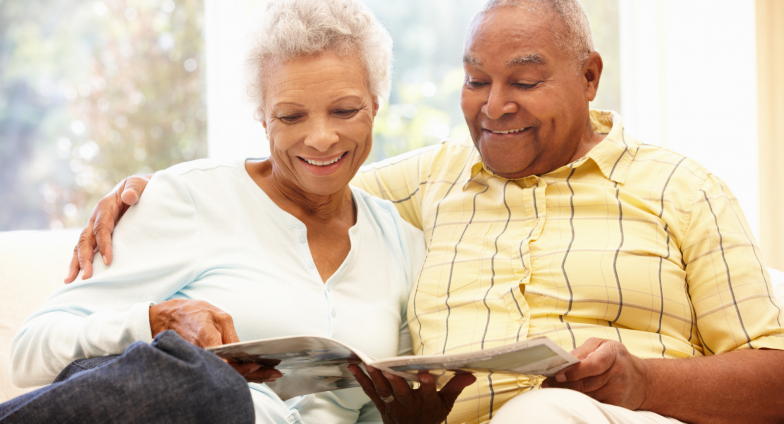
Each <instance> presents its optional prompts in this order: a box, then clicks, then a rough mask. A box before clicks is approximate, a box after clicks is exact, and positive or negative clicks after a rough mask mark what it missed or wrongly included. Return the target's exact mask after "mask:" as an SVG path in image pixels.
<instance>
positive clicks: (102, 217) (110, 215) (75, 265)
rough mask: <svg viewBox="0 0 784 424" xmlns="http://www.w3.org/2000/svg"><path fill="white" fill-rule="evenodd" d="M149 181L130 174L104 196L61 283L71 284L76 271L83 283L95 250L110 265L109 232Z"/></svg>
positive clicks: (77, 246) (88, 273) (134, 202)
mask: <svg viewBox="0 0 784 424" xmlns="http://www.w3.org/2000/svg"><path fill="white" fill-rule="evenodd" d="M150 178H152V175H150V174H146V175H133V176H131V177H128V178H126V179H124V180H122V181H121V182H120V184H117V186H116V187H115V188H114V190H112V191H111V192H110V193H109V194H107V195H106V196H105V197H104V198H103V199H101V201H100V202H98V204H97V205H95V207H94V208H93V213H92V214H90V220H89V221H87V226H86V227H85V228H84V230H82V234H81V235H80V236H79V242H77V243H76V247H74V252H73V257H72V258H71V266H70V267H69V269H68V276H67V277H65V284H69V283H72V282H73V281H74V280H76V276H78V275H79V270H84V273H83V274H82V280H86V279H88V278H90V277H92V275H93V256H94V255H95V251H96V250H97V251H99V252H101V256H103V263H104V264H105V265H109V264H110V263H112V232H113V231H114V226H115V224H117V221H119V220H120V218H122V216H123V214H124V213H125V211H126V210H128V208H129V207H131V206H132V205H135V204H136V202H138V201H139V197H140V196H141V195H142V192H143V191H144V188H145V187H147V183H148V182H149V181H150Z"/></svg>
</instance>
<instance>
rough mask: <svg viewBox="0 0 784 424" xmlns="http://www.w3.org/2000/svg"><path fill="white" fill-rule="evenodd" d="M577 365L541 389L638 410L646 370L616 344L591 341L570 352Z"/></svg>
mask: <svg viewBox="0 0 784 424" xmlns="http://www.w3.org/2000/svg"><path fill="white" fill-rule="evenodd" d="M572 355H574V356H575V357H577V358H578V359H580V361H581V362H580V363H578V364H576V365H573V366H571V367H569V368H566V369H564V370H562V371H560V372H559V373H558V374H557V375H556V376H555V378H548V379H547V380H545V382H544V385H543V387H558V388H563V389H571V390H576V391H578V392H581V393H584V394H586V395H588V396H590V397H592V398H594V399H596V400H598V401H599V402H603V403H608V404H611V405H617V406H622V407H624V408H627V409H631V410H636V409H639V408H640V406H641V405H642V404H643V402H644V400H645V394H646V388H647V384H648V383H647V380H648V366H647V364H646V363H645V361H644V360H643V359H641V358H638V357H636V356H634V355H632V354H631V353H629V351H628V350H626V347H625V346H624V345H623V344H621V343H619V342H616V341H612V340H604V339H596V338H591V339H588V341H586V342H585V344H583V345H582V346H580V347H579V348H577V349H575V350H573V351H572Z"/></svg>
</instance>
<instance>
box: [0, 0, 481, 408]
mask: <svg viewBox="0 0 784 424" xmlns="http://www.w3.org/2000/svg"><path fill="white" fill-rule="evenodd" d="M255 40H256V43H255V46H254V47H253V49H252V53H251V56H250V61H249V63H250V64H251V65H252V66H253V68H254V72H252V74H253V76H254V77H253V82H252V87H253V88H254V90H255V91H254V93H255V94H256V97H257V100H258V105H259V108H258V113H259V116H260V117H261V120H262V124H263V125H264V128H265V129H266V131H267V135H268V138H269V143H270V151H271V155H270V157H269V158H268V159H266V160H262V161H256V160H244V161H239V162H237V163H216V162H211V161H195V162H190V163H184V164H181V165H177V166H174V167H172V168H170V169H168V170H166V171H163V172H159V173H158V174H156V175H155V176H154V177H153V178H152V180H151V181H150V183H149V186H148V187H147V189H146V193H145V196H144V200H143V201H140V202H139V203H138V205H137V206H136V207H135V208H133V209H130V210H129V211H128V212H127V214H126V215H125V218H124V219H123V221H122V223H121V224H119V225H118V226H117V228H116V230H115V233H114V249H115V251H116V252H117V253H118V256H117V259H116V260H115V261H114V263H113V264H112V265H111V266H110V267H107V266H104V265H98V266H96V269H95V275H94V277H93V278H92V279H90V280H86V281H82V282H78V283H75V284H71V285H69V286H67V287H65V288H63V289H61V290H59V291H58V292H56V293H55V294H54V295H52V296H51V297H50V298H49V299H48V300H47V302H46V304H45V305H44V306H43V307H42V308H41V309H40V310H39V311H38V312H36V313H35V314H33V315H32V316H30V317H29V318H28V319H27V320H26V321H25V323H24V325H23V326H22V328H21V329H20V331H19V333H18V334H17V336H16V337H15V338H14V341H13V345H12V373H13V376H12V377H13V380H14V382H15V383H16V384H18V385H25V386H32V385H38V384H46V383H50V382H52V380H53V379H55V377H57V376H58V374H59V373H61V371H62V370H63V369H65V368H66V367H68V366H69V364H71V363H72V362H73V361H77V360H80V359H82V358H94V357H107V356H110V355H119V354H123V352H126V353H125V354H124V355H122V356H119V358H118V359H115V360H110V359H106V360H103V361H102V363H103V362H108V364H105V365H103V366H101V367H100V368H96V369H93V370H91V371H86V372H83V373H77V374H75V375H74V376H72V377H70V378H68V379H66V380H65V381H64V382H60V383H57V384H55V385H52V386H50V388H51V387H59V388H60V392H73V390H70V389H66V390H63V389H62V386H63V385H65V386H64V387H68V384H69V383H72V382H74V381H75V382H76V383H73V384H75V385H74V386H73V387H74V388H78V390H80V391H81V392H80V393H83V394H84V397H88V398H89V397H91V396H97V395H96V393H94V392H91V391H90V387H91V385H90V384H86V383H85V382H87V383H89V382H90V381H94V380H96V379H97V380H99V381H100V382H101V383H100V384H99V385H98V386H97V387H100V393H101V394H103V396H98V397H100V398H101V400H100V403H101V408H98V409H102V410H103V409H106V410H107V411H108V412H113V413H115V414H117V413H118V411H119V414H120V415H121V416H123V417H125V418H126V419H127V420H128V421H131V422H133V421H137V422H142V421H150V420H159V421H168V420H169V419H173V418H170V415H166V414H171V413H172V410H174V411H175V412H177V413H178V414H180V415H177V414H175V416H180V417H182V416H184V415H182V414H183V413H184V412H183V411H187V410H188V409H189V408H196V407H199V408H204V407H205V405H206V406H210V405H214V404H218V405H217V406H216V407H220V406H221V405H220V403H221V402H229V400H230V399H229V400H227V399H228V398H232V397H233V396H234V395H230V394H226V393H221V392H223V390H224V389H215V390H212V391H211V392H212V393H209V392H210V391H209V390H208V391H207V392H208V393H207V394H205V393H204V392H205V390H203V389H202V388H201V387H200V385H201V384H206V383H197V381H202V380H204V381H208V380H210V375H214V376H216V377H215V378H218V379H220V378H224V379H229V380H230V379H231V378H235V380H236V378H237V377H239V375H240V374H242V375H243V376H244V377H245V378H246V379H248V380H249V381H256V382H260V381H265V380H269V379H271V378H274V377H275V376H279V373H277V372H276V371H271V370H267V369H258V366H255V365H250V366H249V365H243V366H239V365H234V370H232V368H231V367H229V366H228V365H226V364H223V363H220V361H218V362H217V363H216V362H215V360H216V358H213V357H210V356H209V355H211V354H206V353H205V352H204V351H203V350H201V349H197V350H196V353H194V352H191V351H188V347H187V346H185V347H183V346H182V343H180V342H181V341H180V340H179V338H180V337H181V338H182V339H184V340H186V341H188V342H190V343H192V344H193V345H196V346H200V347H208V346H215V345H220V344H223V343H230V342H237V341H240V340H253V339H262V338H271V337H282V336H291V335H302V334H309V335H322V336H327V337H332V338H335V339H338V340H341V341H343V342H345V343H347V344H349V345H351V346H356V347H357V348H359V349H361V350H363V351H364V352H367V353H368V354H370V355H372V356H375V357H389V356H395V355H397V354H398V353H399V352H405V351H406V350H407V349H408V347H407V346H408V345H410V339H409V336H408V333H407V324H406V304H407V300H408V294H409V291H410V290H411V284H412V280H413V279H414V278H415V276H416V273H417V272H418V268H419V267H420V261H421V258H422V257H423V248H424V243H423V240H422V235H421V232H420V231H419V230H417V229H415V228H413V227H412V226H411V225H410V224H408V223H406V222H405V221H403V220H402V219H401V218H400V216H399V215H398V213H397V211H396V210H395V208H394V207H393V205H392V204H390V203H389V202H385V201H380V200H378V199H375V198H372V197H370V196H369V195H367V194H366V193H364V192H362V191H360V190H358V189H354V188H350V187H349V185H348V183H349V181H350V180H351V179H352V177H353V176H354V175H355V173H356V172H357V170H358V169H359V167H360V165H361V164H362V163H363V162H364V161H365V159H366V158H367V157H368V154H369V153H370V149H371V144H372V127H373V120H374V117H375V115H376V112H377V111H378V108H379V100H380V99H381V98H383V97H385V96H386V95H387V94H388V91H389V74H390V70H389V68H390V60H391V52H390V50H391V40H390V38H389V36H388V34H387V33H386V31H385V30H384V29H383V28H382V27H381V25H380V24H379V23H378V22H377V21H376V20H375V18H374V17H373V15H372V14H371V13H370V12H369V11H368V10H367V9H366V8H365V7H364V6H362V5H361V4H360V3H359V2H358V1H356V0H329V1H325V0H318V1H315V0H311V1H306V0H279V1H270V2H269V4H268V6H267V10H266V13H265V15H264V17H263V22H262V26H261V30H260V31H259V32H258V33H257V34H256V35H255ZM269 240H274V242H272V243H270V242H269ZM166 330H174V332H176V334H177V335H179V337H178V336H176V335H174V333H172V332H166ZM401 334H402V336H401V337H400V339H399V335H401ZM159 335H160V336H159ZM156 336H159V337H158V338H157V339H156V340H155V343H153V345H149V344H147V343H150V342H153V338H155V337H156ZM135 342H143V343H144V344H143V345H141V344H139V343H137V344H134V343H135ZM178 343H179V344H178ZM132 344H134V345H133V346H131V345H132ZM140 345H141V346H140ZM129 346H131V348H130V349H129ZM191 348H193V349H196V348H194V347H193V346H191ZM156 349H157V350H156ZM126 350H127V351H126ZM180 351H186V353H183V354H178V353H177V352H180ZM134 352H136V353H134ZM139 352H141V353H139ZM164 353H165V354H164ZM134 355H136V356H134ZM162 355H163V359H161V358H159V357H160V356H162ZM166 355H169V356H177V355H179V356H177V359H178V360H180V362H182V361H185V362H186V363H188V364H190V365H188V366H183V365H182V364H181V363H180V362H177V361H175V362H176V364H178V365H171V366H168V365H165V364H169V363H171V359H172V358H169V357H167V356H166ZM186 357H187V358H186ZM156 358H157V359H156ZM183 358H185V359H183ZM188 358H190V359H188ZM199 358H201V359H199ZM161 361H164V362H161ZM166 361H169V362H166ZM189 361H190V362H189ZM194 361H195V362H194ZM193 363H195V364H196V365H193ZM76 364H84V362H77V363H76ZM161 364H164V365H161ZM191 365H193V366H191ZM83 368H89V366H83ZM175 368H176V369H175ZM179 368H184V369H187V373H186V374H185V379H184V380H183V375H182V373H179V374H178V371H177V369H179ZM69 369H70V368H69ZM198 369H206V370H208V371H209V372H208V373H207V374H208V376H207V377H205V376H204V375H203V374H199V372H198ZM67 371H68V372H67V374H70V373H71V372H72V370H67ZM183 372H184V371H183ZM237 372H239V373H240V374H237ZM352 372H355V373H357V377H358V378H359V379H360V380H361V381H362V382H363V383H364V385H365V387H366V388H368V387H371V386H372V384H371V383H369V381H370V380H368V378H367V377H366V376H365V375H364V374H360V371H359V368H357V367H353V368H352ZM101 373H104V374H101ZM107 373H109V374H107ZM161 373H163V374H161ZM226 373H228V374H229V375H226ZM150 374H154V375H150ZM106 375H110V376H111V378H107V377H106ZM193 375H196V377H193ZM162 376H163V377H162ZM371 376H372V377H373V381H374V382H375V383H376V385H377V386H378V388H379V389H378V392H377V393H373V390H369V393H370V395H371V397H372V400H373V401H374V402H375V405H376V406H378V407H379V409H381V414H380V413H379V411H378V410H376V408H375V407H374V403H372V402H371V401H370V399H369V398H368V396H366V395H365V394H364V393H363V392H362V389H360V388H355V389H346V390H339V391H333V392H327V393H320V394H316V395H307V396H301V397H298V398H294V399H289V400H286V401H283V400H281V399H280V398H278V396H277V395H276V394H275V393H274V392H272V391H271V390H270V389H269V388H268V387H267V386H266V385H264V384H258V383H250V396H247V398H248V399H247V400H248V402H247V404H248V405H249V404H250V402H249V400H250V399H252V403H253V407H254V410H255V420H256V422H275V423H295V422H305V423H307V422H312V423H349V422H359V421H363V422H367V421H378V422H380V421H382V419H383V421H385V422H395V421H399V422H403V421H409V422H433V423H438V422H441V421H443V420H444V418H445V417H446V414H447V413H448V412H449V409H450V408H451V406H452V403H453V402H454V398H455V397H456V396H457V394H459V393H460V391H461V390H462V388H463V387H465V386H467V385H469V384H471V383H472V382H473V381H474V378H473V377H472V376H460V377H456V378H455V379H453V380H452V382H451V383H450V385H449V386H448V387H447V388H445V389H444V390H442V392H441V393H440V394H439V393H436V391H435V385H434V382H433V379H432V376H430V375H429V374H426V375H423V377H422V378H421V380H422V387H421V388H420V389H417V390H410V389H408V387H407V386H406V387H405V388H403V389H401V388H400V384H399V383H400V381H397V382H395V381H393V384H395V394H397V395H398V399H395V398H394V397H392V396H389V390H391V387H390V386H389V382H387V381H386V380H385V379H384V378H383V377H382V376H381V374H380V373H378V372H377V371H373V370H371ZM197 377H198V378H201V380H197V379H196V378H197ZM189 378H194V380H189ZM79 379H82V383H81V384H79ZM90 379H93V380H90ZM178 379H181V380H178ZM112 381H116V382H117V384H118V385H120V386H119V388H118V386H112ZM177 381H180V382H181V384H180V383H177V384H172V382H177ZM190 381H193V384H189V382H190ZM167 384H168V385H167ZM368 384H370V386H369V385H368ZM172 385H174V388H173V389H172V388H171V386H172ZM93 387H96V386H95V384H94V385H93ZM107 387H108V388H107ZM162 387H165V389H162ZM42 390H43V391H44V392H41V393H43V394H41V393H39V392H34V393H39V394H38V395H35V396H33V397H32V398H35V397H36V396H38V397H46V396H44V395H45V394H46V393H48V392H47V389H46V388H45V389H42ZM50 390H54V389H50ZM385 390H386V391H387V393H384V391H385ZM172 391H175V392H177V393H176V396H175V397H174V398H172V397H171V396H170V393H171V392H172ZM246 391H247V389H246ZM445 391H446V392H445ZM216 392H217V393H216ZM112 393H114V394H115V395H116V394H117V393H122V396H120V398H121V399H116V398H113V397H112V395H111V394H112ZM227 393H228V392H227ZM125 396H131V398H132V399H135V400H136V401H135V402H130V405H129V402H128V401H127V399H125V398H124V397H125ZM205 396H206V398H207V399H205V398H204V397H205ZM52 397H53V398H54V399H57V398H58V396H49V398H52ZM234 397H235V398H236V396H234ZM32 398H31V399H32ZM72 398H73V396H72V397H71V398H69V399H72ZM162 398H163V399H165V400H166V402H165V403H168V404H170V405H169V407H168V411H164V410H163V409H166V408H165V407H162V406H161V405H160V404H161V402H160V400H161V399H162ZM382 398H384V401H381V400H380V399H382ZM219 399H224V400H223V401H220V400H219ZM50 400H51V399H50ZM77 401H78V400H69V402H77ZM89 401H90V402H97V400H96V399H89ZM232 401H236V399H233V400H232ZM14 402H16V403H14ZM11 403H14V405H16V406H14V405H11V406H9V405H4V406H0V417H2V416H3V414H2V411H3V410H6V411H8V410H11V409H14V410H15V411H17V412H18V411H24V410H25V409H24V408H17V406H18V405H19V402H18V400H16V401H12V402H11ZM22 403H23V404H25V403H24V402H22ZM180 403H182V405H188V406H187V407H180V406H178V405H179V404H180ZM194 405H195V406H194ZM32 406H34V403H33V404H29V405H28V408H27V410H28V413H32V412H29V411H30V409H31V408H32ZM69 409H70V410H76V412H75V414H76V415H75V416H76V417H77V418H74V419H75V420H77V421H78V420H79V419H78V417H79V416H80V415H79V413H80V411H79V408H78V407H76V406H73V405H71V407H70V408H69ZM86 409H91V410H92V409H96V408H86ZM207 409H208V410H207V411H206V412H203V413H201V412H200V413H199V414H193V413H192V411H191V415H198V416H195V417H191V418H192V419H193V420H194V421H198V420H202V421H205V420H206V421H214V420H215V419H214V416H215V415H213V416H212V417H213V418H205V417H207V416H208V414H210V413H213V414H214V413H215V411H214V410H209V408H207ZM35 412H39V411H37V410H36V411H35ZM81 412H82V413H85V414H86V412H85V410H82V411H81ZM93 412H94V411H93ZM58 413H61V414H62V413H64V412H62V411H59V412H58ZM139 414H142V415H139ZM205 414H207V415H205ZM191 415H188V416H189V417H190V416H191ZM30 416H33V417H37V415H30ZM30 416H28V417H30ZM217 416H220V413H218V415H217ZM60 417H61V418H62V417H64V416H63V415H61V416H60ZM111 417H112V418H111V420H117V419H119V418H117V416H116V415H111ZM228 417H229V416H228V415H227V416H223V417H222V418H221V419H220V421H234V420H238V421H239V418H236V417H235V418H228ZM103 420H108V419H107V418H106V417H104V418H98V419H96V421H103ZM62 421H65V420H62ZM185 421H188V420H185ZM85 422H86V421H85Z"/></svg>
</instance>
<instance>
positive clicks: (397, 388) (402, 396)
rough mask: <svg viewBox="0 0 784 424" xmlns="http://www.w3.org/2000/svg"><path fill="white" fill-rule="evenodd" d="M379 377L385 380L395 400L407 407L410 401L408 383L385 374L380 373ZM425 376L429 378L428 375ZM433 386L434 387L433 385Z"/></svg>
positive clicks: (403, 379) (400, 378)
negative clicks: (381, 376)
mask: <svg viewBox="0 0 784 424" xmlns="http://www.w3.org/2000/svg"><path fill="white" fill-rule="evenodd" d="M381 375H383V376H384V378H386V379H387V381H388V382H389V385H390V386H391V387H392V393H394V394H395V399H397V400H398V401H400V402H401V403H402V404H404V405H408V404H409V403H410V401H411V386H409V385H408V381H406V379H405V378H402V377H398V376H396V375H394V374H390V373H386V372H382V373H381ZM427 375H428V376H430V374H427ZM431 380H432V377H431ZM433 386H435V383H433Z"/></svg>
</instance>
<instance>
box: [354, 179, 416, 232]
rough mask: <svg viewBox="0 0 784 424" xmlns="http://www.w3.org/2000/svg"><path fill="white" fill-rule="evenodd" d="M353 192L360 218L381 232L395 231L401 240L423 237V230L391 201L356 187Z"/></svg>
mask: <svg viewBox="0 0 784 424" xmlns="http://www.w3.org/2000/svg"><path fill="white" fill-rule="evenodd" d="M351 192H352V194H353V195H354V201H355V202H356V204H357V218H358V219H363V220H364V221H369V223H370V224H372V225H373V226H375V227H376V228H378V229H379V230H381V232H384V233H394V235H395V236H397V237H398V238H399V239H400V240H407V241H408V240H411V239H419V238H422V237H423V236H422V230H420V229H418V228H416V227H414V226H413V225H411V224H409V223H408V222H407V221H406V220H404V219H403V218H402V217H401V216H400V212H398V210H397V208H396V207H395V205H394V204H393V203H392V202H391V201H389V200H385V199H380V198H378V197H376V196H373V195H372V194H370V193H368V192H366V191H364V190H362V189H359V188H356V187H351Z"/></svg>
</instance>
